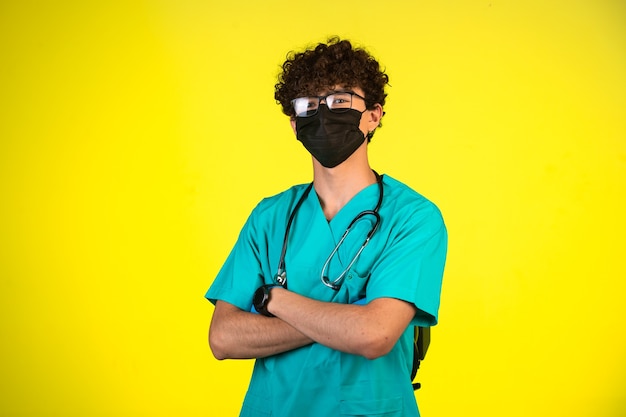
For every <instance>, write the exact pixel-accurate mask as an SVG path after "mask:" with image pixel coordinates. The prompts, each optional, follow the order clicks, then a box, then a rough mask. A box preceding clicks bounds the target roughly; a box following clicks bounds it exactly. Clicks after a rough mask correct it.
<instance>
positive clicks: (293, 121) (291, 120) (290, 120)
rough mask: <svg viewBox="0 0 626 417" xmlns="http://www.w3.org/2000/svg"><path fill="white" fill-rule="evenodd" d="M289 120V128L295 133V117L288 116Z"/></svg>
mask: <svg viewBox="0 0 626 417" xmlns="http://www.w3.org/2000/svg"><path fill="white" fill-rule="evenodd" d="M289 122H290V123H291V129H292V130H293V134H294V135H297V133H296V118H295V117H290V118H289Z"/></svg>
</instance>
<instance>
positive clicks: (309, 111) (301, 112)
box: [291, 97, 320, 117]
mask: <svg viewBox="0 0 626 417" xmlns="http://www.w3.org/2000/svg"><path fill="white" fill-rule="evenodd" d="M291 104H292V105H293V110H294V111H295V113H296V116H297V117H308V116H312V115H314V114H315V113H316V112H317V108H318V107H319V105H320V99H319V98H318V97H299V98H297V99H295V100H293V101H292V102H291Z"/></svg>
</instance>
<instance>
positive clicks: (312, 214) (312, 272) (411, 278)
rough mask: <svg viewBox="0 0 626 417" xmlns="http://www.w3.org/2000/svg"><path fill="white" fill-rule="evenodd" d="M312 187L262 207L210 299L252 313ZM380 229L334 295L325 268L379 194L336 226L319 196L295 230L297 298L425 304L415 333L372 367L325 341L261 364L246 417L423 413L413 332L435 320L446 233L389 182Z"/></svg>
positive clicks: (362, 225) (435, 217) (366, 223)
mask: <svg viewBox="0 0 626 417" xmlns="http://www.w3.org/2000/svg"><path fill="white" fill-rule="evenodd" d="M306 187H307V185H297V186H294V187H292V188H290V189H289V190H287V191H285V192H283V193H281V194H278V195H276V196H274V197H270V198H266V199H264V200H263V201H261V202H260V203H259V204H258V205H257V207H256V208H255V209H254V210H253V212H252V213H251V215H250V217H249V218H248V220H247V222H246V224H245V225H244V227H243V229H242V230H241V233H240V235H239V238H238V240H237V243H236V244H235V247H234V248H233V250H232V251H231V253H230V255H229V256H228V258H227V260H226V262H225V263H224V265H223V267H222V269H221V270H220V272H219V274H218V275H217V277H216V279H215V281H214V282H213V284H212V285H211V287H210V288H209V290H208V291H207V293H206V298H207V299H209V300H210V301H211V302H212V303H215V302H216V300H223V301H226V302H228V303H230V304H233V305H235V306H237V307H239V308H240V309H242V310H244V311H250V310H251V308H252V294H253V293H254V291H255V290H256V289H257V288H258V287H259V286H261V285H263V284H268V283H274V275H275V274H276V269H277V266H278V261H279V258H280V252H281V249H282V245H283V239H284V233H285V229H286V225H287V221H288V219H289V216H290V214H291V212H292V210H293V208H294V207H295V205H296V203H297V201H298V200H299V198H300V197H301V196H302V194H303V193H304V190H305V189H306ZM383 187H384V197H383V201H382V205H381V207H380V209H379V214H380V217H381V221H380V226H379V229H378V230H377V231H376V233H375V234H374V236H373V237H372V240H371V241H370V242H369V244H368V245H367V246H366V247H365V249H364V250H363V252H362V253H361V255H360V256H359V257H358V259H357V261H356V262H355V263H354V265H353V266H352V267H351V268H350V270H349V271H348V272H347V273H346V275H345V279H344V281H343V284H342V286H341V288H340V289H339V290H338V291H335V290H333V289H331V288H328V287H327V286H325V285H324V284H323V283H322V282H321V280H320V274H321V271H322V267H323V265H324V263H325V262H326V260H327V258H328V256H329V255H330V253H331V252H332V251H333V249H334V248H335V246H336V245H337V243H338V242H339V240H340V239H341V236H342V235H343V233H344V232H345V230H346V228H347V227H348V225H349V224H350V222H351V221H352V220H353V219H354V218H355V217H356V216H357V215H358V214H359V213H360V212H362V211H364V210H373V209H374V207H375V206H376V204H377V202H378V198H379V187H378V185H377V184H372V185H370V186H369V187H367V188H365V189H363V190H362V191H361V192H359V193H358V194H357V195H356V196H354V197H353V198H352V199H351V200H350V201H349V202H348V203H347V204H346V205H345V206H344V207H343V208H342V209H341V210H340V211H339V213H337V215H336V216H335V217H334V218H333V219H332V220H331V221H330V222H328V221H327V220H326V218H325V217H324V213H323V211H322V208H321V206H320V202H319V199H318V197H317V194H316V193H315V192H311V193H309V195H308V196H307V198H306V200H305V201H304V202H303V204H302V206H301V207H300V209H299V210H298V212H297V213H296V215H295V219H294V221H293V223H292V226H291V231H290V234H289V240H288V244H287V253H286V256H285V270H286V271H287V285H288V288H289V290H290V291H293V292H296V293H298V294H302V295H304V296H307V297H310V298H313V299H316V300H321V301H327V302H336V303H349V304H350V303H355V302H357V301H359V300H361V299H363V298H365V301H366V302H369V301H371V300H373V299H376V298H381V297H391V298H397V299H400V300H404V301H407V302H409V303H412V304H414V305H415V306H416V307H417V309H418V310H417V313H416V315H415V317H414V318H413V321H412V323H411V326H409V327H408V328H407V330H406V331H405V332H404V334H403V335H402V336H401V337H400V339H399V340H398V342H397V343H396V345H395V346H394V348H393V349H392V350H391V352H389V353H388V354H387V355H385V356H383V357H380V358H377V359H374V360H368V359H366V358H364V357H362V356H358V355H353V354H349V353H344V352H339V351H336V350H333V349H330V348H328V347H326V346H323V345H321V344H318V343H314V344H311V345H309V346H305V347H302V348H299V349H295V350H292V351H289V352H285V353H282V354H278V355H275V356H271V357H267V358H260V359H257V360H256V362H255V366H254V372H253V374H252V379H251V381H250V386H249V388H248V392H247V394H246V398H245V400H244V404H243V407H242V410H241V414H240V416H242V417H243V416H255V417H258V416H270V415H271V416H285V417H292V416H299V417H307V416H316V417H320V416H339V415H346V416H370V415H376V416H403V417H411V416H419V412H418V409H417V405H416V403H415V396H414V393H413V388H412V386H411V380H410V373H411V366H412V364H413V327H412V326H433V325H435V324H436V323H437V313H438V309H439V299H440V294H441V283H442V277H443V269H444V264H445V258H446V250H447V232H446V228H445V225H444V222H443V219H442V216H441V213H440V211H439V210H438V209H437V207H436V206H435V205H434V204H433V203H432V202H430V201H429V200H427V199H426V198H424V197H423V196H421V195H420V194H418V193H416V192H415V191H413V190H412V189H410V188H409V187H407V186H406V185H404V184H402V183H400V182H399V181H397V180H395V179H393V178H391V177H389V176H387V175H385V176H383ZM373 219H374V218H373V216H365V217H364V218H363V219H361V220H359V221H358V222H357V223H356V224H355V225H354V226H353V228H352V230H351V231H350V233H349V234H348V236H347V237H346V239H345V240H344V242H343V243H342V245H341V246H340V247H339V250H338V251H337V253H336V254H335V256H334V257H333V259H332V261H331V262H330V265H329V267H328V269H327V276H328V277H329V278H330V280H331V281H332V280H334V279H335V278H336V277H338V276H339V275H340V274H341V273H342V272H343V271H344V269H345V268H346V267H347V266H348V265H349V264H350V262H351V261H352V259H353V257H354V256H355V255H356V253H357V252H358V251H359V248H360V247H361V245H362V244H363V242H364V240H365V237H366V235H367V233H368V232H369V230H370V229H371V227H372V225H373Z"/></svg>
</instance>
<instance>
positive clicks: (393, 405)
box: [339, 396, 403, 417]
mask: <svg viewBox="0 0 626 417" xmlns="http://www.w3.org/2000/svg"><path fill="white" fill-rule="evenodd" d="M402 410H403V407H402V396H396V397H389V398H382V399H378V400H350V401H341V403H340V404H339V411H340V413H341V415H342V416H353V417H356V416H362V417H365V416H376V417H402V415H403V413H402Z"/></svg>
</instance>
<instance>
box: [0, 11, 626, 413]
mask: <svg viewBox="0 0 626 417" xmlns="http://www.w3.org/2000/svg"><path fill="white" fill-rule="evenodd" d="M216 3H217V2H215V1H208V2H207V1H174V0H172V1H159V2H157V1H154V2H150V1H148V2H145V1H144V2H127V1H117V2H84V1H73V2H72V1H57V2H53V1H49V2H46V1H39V2H37V1H24V2H23V1H3V2H2V4H1V5H0V52H1V55H0V110H1V111H0V196H1V198H2V200H1V201H0V285H1V287H0V312H1V314H2V315H1V321H0V332H1V334H0V335H1V338H2V347H1V351H0V366H1V368H0V374H1V375H2V378H0V395H1V400H0V401H1V402H0V415H3V416H4V415H6V416H65V417H66V416H81V417H82V416H140V415H141V416H147V415H149V416H175V415H180V416H234V415H236V414H237V411H238V409H239V405H240V402H241V399H242V397H243V394H244V392H245V389H246V383H247V379H248V375H249V372H250V369H251V362H250V361H240V362H237V361H231V362H217V361H216V360H214V359H212V357H211V355H210V352H209V349H208V347H207V345H206V328H207V326H208V323H209V319H210V315H211V312H212V308H211V307H210V304H209V303H208V302H206V301H205V300H204V299H203V294H204V291H205V290H206V288H207V287H208V286H209V284H210V283H211V281H212V278H213V276H214V275H215V274H216V273H217V271H218V268H219V267H220V265H221V263H222V262H223V260H224V259H225V257H226V255H227V253H228V251H229V250H230V248H231V246H232V244H233V243H234V241H235V239H236V236H237V233H238V232H239V228H240V227H241V225H242V224H243V222H244V220H245V218H246V216H247V215H248V213H249V211H250V210H251V209H252V207H253V206H254V204H256V202H257V201H258V200H259V199H260V198H262V197H263V196H266V195H269V194H273V193H276V192H278V191H281V190H282V189H284V188H286V187H288V186H289V185H291V184H293V183H299V182H306V181H308V180H309V179H310V162H309V157H308V156H307V154H306V152H305V151H304V149H303V148H302V147H301V145H300V144H299V143H298V142H297V141H296V140H295V139H294V138H293V136H292V133H291V131H290V127H289V125H288V121H287V119H286V118H285V117H284V116H283V115H282V114H281V113H280V110H279V108H278V106H277V105H276V104H275V103H274V100H273V85H274V82H275V76H276V74H277V71H278V66H279V64H280V63H281V62H282V61H283V59H284V56H285V54H286V52H287V51H289V50H291V49H294V48H301V47H302V46H305V45H306V44H308V43H310V42H316V41H319V40H324V39H325V38H326V36H327V35H331V34H339V35H341V36H345V37H349V38H351V39H354V40H355V41H357V43H359V44H361V45H364V46H366V47H367V48H369V49H370V51H371V52H373V53H374V54H375V55H376V56H377V57H378V58H379V59H380V61H381V62H382V63H383V65H385V66H386V67H387V70H388V72H389V74H390V77H391V85H392V88H390V90H389V101H388V105H387V108H386V111H387V116H386V117H385V120H384V124H385V126H384V127H383V128H382V129H381V130H380V131H379V132H378V133H377V135H376V137H375V139H374V141H373V142H372V144H371V148H370V154H371V159H372V161H373V165H374V167H375V168H376V169H377V170H379V171H380V172H385V173H388V174H390V175H393V176H394V177H396V178H399V179H401V180H403V181H404V182H406V183H408V184H410V185H411V186H412V187H414V188H415V189H417V190H419V191H421V192H422V193H423V194H425V195H426V196H428V197H430V198H431V199H432V200H434V201H435V202H436V203H437V204H438V205H439V206H440V208H441V209H442V211H443V213H444V215H445V218H446V221H447V224H448V228H449V234H450V248H449V262H448V266H447V271H446V276H445V282H444V292H443V298H442V308H441V315H440V323H441V324H440V325H439V326H438V327H437V328H435V329H434V330H433V343H432V345H431V350H430V351H429V354H428V357H427V360H426V361H425V362H424V363H423V365H422V369H421V370H420V376H419V380H420V381H421V382H422V383H423V384H424V387H423V389H422V390H421V391H418V393H417V397H418V399H419V403H420V407H421V410H422V412H423V415H425V416H428V417H440V416H446V417H447V416H481V417H485V416H509V417H515V416H520V417H521V416H528V415H532V416H581V417H582V416H594V417H599V416H607V417H608V416H612V417H613V416H615V417H617V416H625V415H626V336H624V319H625V316H626V302H625V301H624V300H625V296H626V284H625V281H626V266H625V262H624V257H625V248H626V243H625V241H624V236H625V235H626V220H625V219H626V216H625V215H624V213H626V187H625V186H626V76H625V75H626V24H625V23H624V22H626V5H625V4H624V3H623V2H621V1H617V0H613V1H611V0H576V1H569V0H567V1H566V0H555V1H540V0H530V1H516V2H514V1H497V0H484V1H452V0H444V1H439V2H434V1H417V2H408V1H406V2H405V1H395V2H393V1H389V2H381V1H370V0H363V1H358V2H357V1H351V0H346V1H330V0H322V1H316V2H297V1H292V0H291V1H284V0H271V1H265V2H261V1H259V2H256V1H254V2H253V1H249V2H242V1H237V0H234V1H225V2H220V4H216ZM410 3H412V5H410ZM104 4H106V5H104ZM277 388H278V387H277ZM283 388H284V389H288V387H283Z"/></svg>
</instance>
